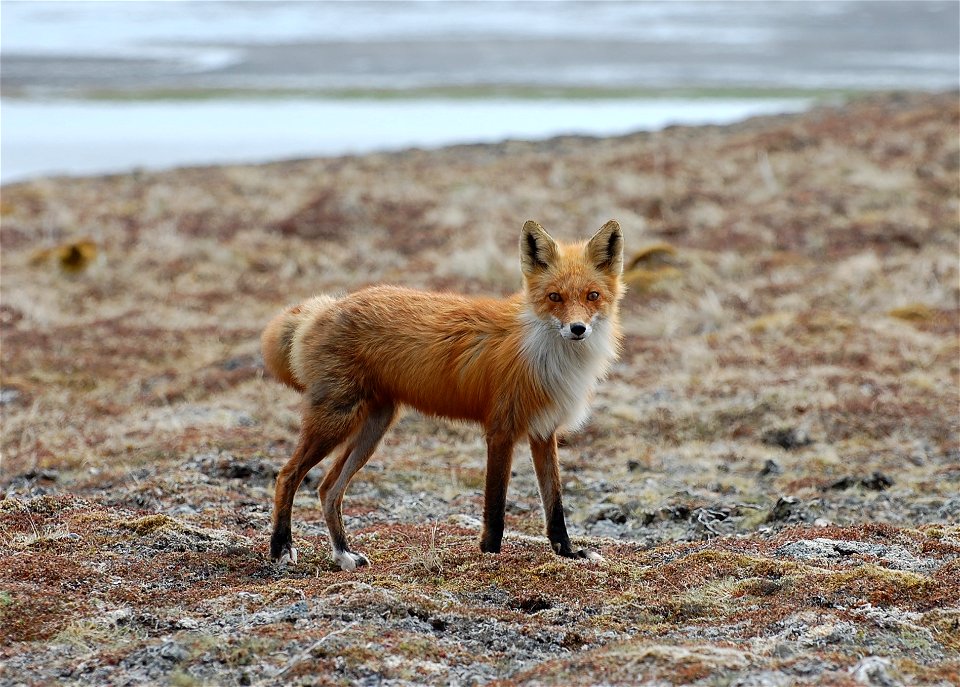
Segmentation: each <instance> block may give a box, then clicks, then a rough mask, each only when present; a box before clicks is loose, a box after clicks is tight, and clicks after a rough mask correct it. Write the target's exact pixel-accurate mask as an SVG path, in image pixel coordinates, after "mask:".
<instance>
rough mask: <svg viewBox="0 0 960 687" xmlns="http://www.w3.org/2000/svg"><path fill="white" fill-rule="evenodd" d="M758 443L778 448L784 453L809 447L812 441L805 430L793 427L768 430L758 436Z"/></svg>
mask: <svg viewBox="0 0 960 687" xmlns="http://www.w3.org/2000/svg"><path fill="white" fill-rule="evenodd" d="M760 441H762V442H763V443H765V444H769V445H770V446H779V447H780V448H782V449H784V450H786V451H791V450H793V449H795V448H802V447H804V446H809V445H810V444H812V443H813V439H811V438H810V435H809V434H807V432H806V431H805V430H802V429H797V428H795V427H779V428H776V429H768V430H767V431H765V432H764V433H763V434H762V435H761V436H760Z"/></svg>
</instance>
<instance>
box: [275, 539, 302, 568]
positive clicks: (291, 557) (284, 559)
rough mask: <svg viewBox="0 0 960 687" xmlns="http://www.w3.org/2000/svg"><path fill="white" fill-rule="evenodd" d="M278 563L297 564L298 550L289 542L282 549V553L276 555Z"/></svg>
mask: <svg viewBox="0 0 960 687" xmlns="http://www.w3.org/2000/svg"><path fill="white" fill-rule="evenodd" d="M276 560H277V565H279V566H281V567H285V566H287V565H296V564H297V550H296V549H295V548H293V546H292V545H290V544H288V545H287V546H284V547H283V548H282V549H281V550H280V555H279V556H277V557H276Z"/></svg>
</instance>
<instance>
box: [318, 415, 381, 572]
mask: <svg viewBox="0 0 960 687" xmlns="http://www.w3.org/2000/svg"><path fill="white" fill-rule="evenodd" d="M396 415H397V409H396V406H395V405H393V404H392V403H386V404H383V405H379V406H376V407H374V408H373V409H372V410H371V411H370V412H369V414H367V416H366V419H365V420H364V421H363V425H362V426H361V427H360V430H359V432H357V434H356V436H355V438H354V439H353V441H352V442H351V443H350V445H349V446H348V447H347V450H346V451H344V453H343V454H342V455H341V456H340V457H339V458H338V459H337V462H336V463H334V465H333V466H332V467H331V468H330V470H329V472H327V474H326V476H325V477H324V478H323V482H321V483H320V487H319V489H318V490H317V491H318V493H319V495H320V502H321V503H322V504H323V516H324V518H325V519H326V521H327V531H328V532H329V535H330V547H331V549H332V556H333V560H334V562H335V563H336V564H337V565H339V566H340V569H341V570H348V571H349V570H355V569H356V568H359V567H361V566H364V565H368V564H369V561H368V560H367V557H366V556H364V555H363V554H360V553H357V552H355V551H351V550H350V547H349V545H348V544H347V535H346V530H345V529H344V526H343V495H344V493H345V492H346V490H347V486H348V485H349V484H350V480H352V479H353V477H354V475H356V474H357V472H358V471H359V470H360V469H361V468H362V467H363V466H364V465H366V463H367V461H368V460H370V456H372V455H373V452H374V451H375V450H376V448H377V445H378V444H379V443H380V439H382V438H383V435H384V434H385V433H386V431H387V430H388V429H389V428H390V425H391V424H392V423H393V420H394V418H395V417H396Z"/></svg>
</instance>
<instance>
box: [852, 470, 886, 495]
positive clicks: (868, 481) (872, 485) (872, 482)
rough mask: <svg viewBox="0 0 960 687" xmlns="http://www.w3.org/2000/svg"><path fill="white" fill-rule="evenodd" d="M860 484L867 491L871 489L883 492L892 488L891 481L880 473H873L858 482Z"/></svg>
mask: <svg viewBox="0 0 960 687" xmlns="http://www.w3.org/2000/svg"><path fill="white" fill-rule="evenodd" d="M860 484H862V485H863V486H864V487H866V488H867V489H873V490H874V491H883V490H884V489H888V488H890V487H892V486H893V480H892V479H890V478H889V477H887V476H886V475H885V474H883V473H882V472H874V473H873V474H872V475H870V476H869V477H867V478H865V479H862V480H860Z"/></svg>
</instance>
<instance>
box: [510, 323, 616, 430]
mask: <svg viewBox="0 0 960 687" xmlns="http://www.w3.org/2000/svg"><path fill="white" fill-rule="evenodd" d="M522 321H523V327H524V330H525V332H524V338H523V350H522V354H523V356H524V357H525V358H526V359H527V362H528V363H529V364H530V366H531V368H532V369H533V371H534V374H535V375H536V377H537V378H538V379H539V381H540V384H541V385H542V386H543V389H544V390H545V391H546V392H547V394H548V396H549V397H550V399H551V403H550V404H549V405H548V406H547V407H546V408H544V409H543V410H542V411H540V412H539V413H537V414H536V415H535V416H534V417H533V418H532V419H531V420H530V428H529V431H530V433H531V434H533V435H535V436H537V437H540V438H546V437H548V436H550V435H551V434H552V433H553V432H555V431H556V430H558V429H566V430H571V431H572V430H576V429H578V428H579V427H580V426H581V425H583V423H584V422H586V420H587V418H588V417H589V416H590V401H591V400H592V398H593V392H594V390H595V389H596V386H597V382H599V381H600V380H601V379H602V378H603V377H604V375H606V373H607V371H608V370H609V368H610V363H611V362H613V359H614V358H615V357H616V354H617V351H616V342H615V341H614V336H613V326H612V325H611V324H610V321H609V320H605V319H597V320H596V321H595V322H593V323H592V325H593V333H592V334H591V335H590V336H589V337H587V338H586V339H584V340H582V341H570V340H567V339H564V338H563V337H562V336H561V335H560V331H559V324H554V323H550V322H545V321H543V320H541V319H540V318H539V317H537V316H536V315H534V314H533V313H530V312H526V313H524V314H523V316H522Z"/></svg>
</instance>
